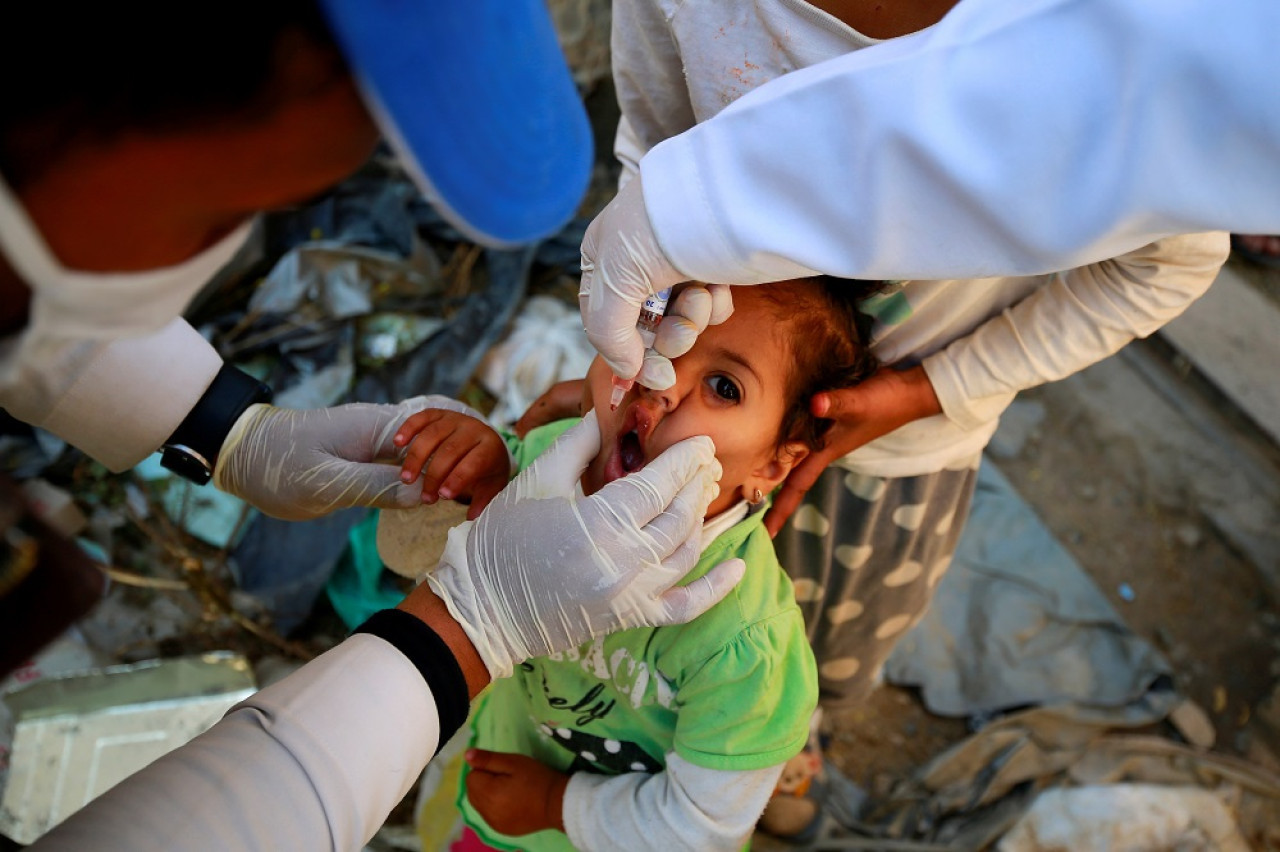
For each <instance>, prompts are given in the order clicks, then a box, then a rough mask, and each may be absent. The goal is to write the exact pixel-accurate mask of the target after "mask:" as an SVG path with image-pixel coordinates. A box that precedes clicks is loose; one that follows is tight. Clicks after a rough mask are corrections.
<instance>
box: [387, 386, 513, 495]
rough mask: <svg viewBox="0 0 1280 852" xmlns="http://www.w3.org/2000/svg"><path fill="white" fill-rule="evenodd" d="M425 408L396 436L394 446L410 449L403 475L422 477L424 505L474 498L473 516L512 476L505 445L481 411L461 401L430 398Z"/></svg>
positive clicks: (404, 477) (410, 478) (406, 478)
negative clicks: (442, 500) (437, 501)
mask: <svg viewBox="0 0 1280 852" xmlns="http://www.w3.org/2000/svg"><path fill="white" fill-rule="evenodd" d="M423 406H424V409H423V410H422V411H420V412H418V413H417V414H414V415H413V416H411V417H409V418H408V419H407V420H405V422H404V423H403V424H402V425H401V426H400V428H399V429H398V430H397V431H396V434H395V438H394V443H395V445H396V446H397V447H408V450H407V451H406V453H405V458H404V462H403V466H402V471H401V475H400V478H401V480H403V481H404V482H413V481H415V480H416V479H417V478H418V477H419V476H421V477H422V501H423V502H424V503H434V502H436V500H438V499H440V498H441V497H443V498H444V499H446V500H456V499H466V498H470V501H471V507H470V509H469V510H468V512H467V519H468V520H474V519H475V518H476V517H477V516H479V514H480V512H481V511H483V510H484V507H485V506H487V505H488V504H489V501H490V500H492V499H493V498H494V497H495V496H496V495H497V494H498V492H499V491H501V490H502V489H503V488H504V487H506V484H507V482H508V480H509V479H510V477H511V472H512V470H513V465H512V460H511V455H510V453H509V452H508V451H507V446H506V443H505V442H504V441H503V440H502V437H501V436H500V435H499V434H498V433H497V432H495V431H494V430H493V428H492V427H491V426H489V425H488V424H487V423H485V422H484V420H483V419H482V415H481V414H480V413H479V412H477V411H475V410H474V409H472V408H470V407H468V406H465V405H463V404H462V403H460V402H457V401H455V400H451V399H448V398H447V397H441V396H430V397H425V398H424V399H423Z"/></svg>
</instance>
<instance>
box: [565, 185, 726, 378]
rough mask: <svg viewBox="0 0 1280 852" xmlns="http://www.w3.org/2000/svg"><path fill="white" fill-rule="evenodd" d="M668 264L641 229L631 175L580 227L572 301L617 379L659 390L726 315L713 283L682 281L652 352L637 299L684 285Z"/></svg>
mask: <svg viewBox="0 0 1280 852" xmlns="http://www.w3.org/2000/svg"><path fill="white" fill-rule="evenodd" d="M687 280H688V276H687V275H684V274H683V273H681V272H680V271H679V270H678V269H676V268H675V267H674V266H672V265H671V261H670V260H668V259H667V256H666V254H665V253H664V252H663V250H662V246H660V245H659V244H658V238H657V236H656V235H655V234H654V232H653V227H652V226H651V225H650V224H649V213H648V211H647V210H646V209H645V204H644V190H643V187H642V185H641V178H640V177H639V176H636V177H634V178H632V179H631V181H630V182H629V183H628V184H627V185H626V186H625V187H624V188H623V189H622V190H621V191H620V192H619V193H618V195H617V197H616V198H614V199H613V201H612V202H610V203H609V205H608V206H607V207H605V209H604V210H603V211H601V213H600V215H598V216H597V217H596V218H595V220H594V221H592V223H591V225H590V226H589V227H588V228H587V233H586V235H585V237H584V238H583V240H582V284H581V286H580V287H579V290H578V303H579V307H580V308H581V309H582V323H583V327H584V328H586V331H587V339H588V340H590V341H591V344H592V345H593V346H595V348H596V349H597V350H599V352H600V355H601V356H602V357H603V358H604V359H605V361H607V362H608V363H609V366H610V367H612V368H613V371H614V373H615V374H617V375H618V376H619V377H620V378H624V379H629V378H634V379H635V380H636V381H637V382H639V383H640V384H642V385H644V386H645V387H649V388H654V389H655V390H662V389H664V388H668V387H670V386H671V385H672V384H674V382H675V371H674V370H673V369H672V367H671V361H670V359H672V358H678V357H679V356H681V355H683V354H684V353H685V352H688V351H689V349H690V348H691V347H692V346H693V344H694V341H695V340H696V339H697V337H698V335H699V334H701V333H702V332H703V331H704V330H705V329H706V327H707V326H708V325H717V324H719V323H722V322H724V321H725V320H726V319H728V318H729V315H730V314H732V313H733V297H732V296H731V295H730V292H729V288H728V287H727V286H725V285H721V284H690V285H689V286H687V287H685V288H683V289H682V290H681V291H680V292H679V293H678V294H677V296H676V298H675V299H674V300H673V301H672V302H671V304H669V305H668V307H667V312H666V316H665V317H664V319H663V320H662V323H661V325H659V326H658V333H657V338H656V339H655V341H654V344H653V349H652V350H648V351H646V350H645V347H644V343H643V342H642V341H641V339H640V334H639V332H637V331H636V320H637V319H638V318H639V316H640V306H641V305H642V304H644V300H645V299H646V298H647V297H648V296H650V295H652V294H654V293H657V292H659V291H660V290H664V289H666V288H668V287H673V286H675V285H677V284H680V283H681V282H684V281H687Z"/></svg>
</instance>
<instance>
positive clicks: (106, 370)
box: [0, 319, 222, 471]
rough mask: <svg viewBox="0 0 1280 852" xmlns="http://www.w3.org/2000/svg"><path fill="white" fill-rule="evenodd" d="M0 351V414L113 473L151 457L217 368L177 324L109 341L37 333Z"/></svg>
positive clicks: (216, 360) (196, 338)
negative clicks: (55, 439)
mask: <svg viewBox="0 0 1280 852" xmlns="http://www.w3.org/2000/svg"><path fill="white" fill-rule="evenodd" d="M0 347H3V348H2V349H0V408H4V409H5V410H6V411H7V412H9V414H11V415H12V416H14V417H16V418H18V419H19V420H21V421H23V422H24V423H30V424H31V425H32V426H37V427H39V428H41V429H46V430H48V431H49V432H52V433H53V434H55V435H57V436H58V437H59V438H62V439H63V440H64V441H66V442H67V443H69V444H71V445H72V446H75V447H78V448H79V449H81V450H83V451H84V452H86V453H88V454H89V455H90V456H92V457H93V458H95V459H97V460H98V461H100V462H102V463H103V464H104V465H106V466H107V467H108V468H109V469H111V470H113V471H122V470H127V469H128V468H130V467H133V466H134V465H135V464H137V463H138V462H140V461H142V460H143V459H144V458H146V457H147V456H149V455H150V454H151V453H153V452H155V451H156V450H157V449H158V448H159V447H160V445H161V444H163V443H164V442H165V440H166V439H168V437H169V436H170V435H172V434H173V432H174V430H175V429H177V428H178V424H179V423H181V422H182V420H183V418H184V417H186V416H187V414H188V413H189V412H190V411H191V409H192V408H193V407H194V406H195V404H196V402H197V401H198V400H199V399H200V397H201V395H202V394H203V393H204V392H205V390H206V389H207V388H208V387H209V384H210V383H211V382H212V381H213V378H214V376H216V375H217V374H218V370H219V369H220V368H221V367H222V358H221V357H220V356H219V355H218V353H217V352H216V351H214V348H213V347H212V346H211V345H209V342H208V341H206V340H205V339H204V338H203V337H201V336H200V334H199V332H197V331H196V330H195V329H194V328H192V327H191V326H190V325H188V324H187V322H186V321H185V320H183V319H173V320H171V321H170V322H168V323H167V324H164V325H163V326H162V327H161V328H159V329H158V330H156V331H152V332H149V333H147V334H143V335H138V336H130V337H121V338H117V339H115V340H110V339H101V338H91V337H75V336H71V335H63V334H58V333H46V332H45V331H44V330H43V329H41V328H39V327H37V328H35V329H33V330H31V331H28V332H26V333H24V334H21V335H19V336H17V337H15V338H11V339H10V340H7V341H4V342H3V343H2V344H0Z"/></svg>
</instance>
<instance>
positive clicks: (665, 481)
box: [540, 435, 721, 527]
mask: <svg viewBox="0 0 1280 852" xmlns="http://www.w3.org/2000/svg"><path fill="white" fill-rule="evenodd" d="M540 460H541V459H540ZM704 471H705V474H709V475H710V478H711V479H712V480H719V478H720V474H721V470H720V463H719V462H718V461H716V457H715V444H714V443H712V441H711V439H710V438H708V437H706V436H705V435H701V436H698V437H695V438H686V439H685V440H683V441H680V442H679V443H677V444H675V445H674V446H671V447H668V448H667V449H666V450H665V451H663V452H662V454H661V455H659V456H658V457H657V458H655V459H653V460H651V461H650V462H649V463H648V464H646V465H645V466H644V468H643V469H641V470H639V471H637V472H635V473H633V474H631V475H630V476H625V477H623V478H622V479H618V480H615V481H613V482H610V483H609V484H608V485H606V486H605V487H604V488H601V489H600V490H599V491H597V492H596V493H595V494H593V495H592V496H590V497H588V498H587V501H589V502H591V503H592V504H595V505H597V506H598V507H599V508H598V511H599V512H600V514H601V516H603V517H608V516H610V515H614V516H617V517H619V518H621V519H622V521H623V523H625V524H627V525H629V526H632V527H644V526H647V525H648V524H649V523H651V522H652V521H653V520H654V519H655V518H656V517H658V515H659V514H661V513H662V512H664V511H666V509H667V507H668V506H670V505H671V503H672V501H673V500H674V499H675V497H676V495H677V494H679V493H680V491H681V490H683V489H684V488H685V487H686V486H687V485H688V484H689V483H691V482H692V481H693V480H694V479H695V478H696V477H698V476H700V475H704ZM703 487H705V486H703Z"/></svg>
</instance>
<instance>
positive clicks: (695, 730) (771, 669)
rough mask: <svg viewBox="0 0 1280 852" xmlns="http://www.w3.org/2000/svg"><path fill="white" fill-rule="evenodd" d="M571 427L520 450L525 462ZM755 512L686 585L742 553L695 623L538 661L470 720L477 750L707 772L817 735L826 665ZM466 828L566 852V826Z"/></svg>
mask: <svg viewBox="0 0 1280 852" xmlns="http://www.w3.org/2000/svg"><path fill="white" fill-rule="evenodd" d="M574 422H576V421H560V422H559V423H553V424H548V425H547V426H544V427H542V428H541V429H538V430H535V431H533V432H530V433H529V435H528V436H527V438H526V439H525V441H523V442H520V443H519V444H518V445H513V446H512V450H513V452H514V453H515V456H516V460H517V463H518V464H519V466H520V467H521V469H523V468H524V467H526V466H528V464H529V463H530V462H531V461H532V460H533V458H534V457H536V456H537V455H538V454H539V453H540V452H542V451H543V450H544V449H546V447H547V446H548V445H550V443H551V442H552V441H553V440H554V439H555V438H556V437H558V436H559V435H560V434H561V433H562V432H563V431H564V430H565V429H567V428H568V427H569V426H571V425H573V423H574ZM763 516H764V513H763V512H759V511H757V512H755V513H753V514H752V515H750V516H749V517H747V518H745V519H744V520H742V521H741V522H739V523H738V524H735V525H734V526H733V527H731V528H730V529H728V530H727V531H725V532H724V533H723V534H722V535H720V536H719V537H718V538H716V540H715V541H714V542H712V543H711V545H710V546H709V547H708V548H707V549H706V550H705V551H704V552H703V554H702V558H701V559H700V560H699V561H698V564H697V567H695V568H694V570H693V572H692V573H691V574H690V575H689V578H688V580H686V582H692V581H694V580H696V579H697V578H698V577H701V576H702V575H703V574H705V573H706V572H707V571H708V570H710V569H711V568H712V567H713V566H715V565H717V564H719V563H720V562H723V561H724V560H725V559H730V558H732V557H735V556H736V557H740V558H741V559H743V560H744V561H745V562H746V564H747V572H746V576H745V577H744V578H743V580H742V582H741V583H739V584H738V586H737V588H735V589H734V590H733V591H732V592H731V593H730V594H729V595H728V596H727V597H726V598H725V599H724V600H722V601H720V602H719V603H718V604H716V605H715V606H713V607H712V608H711V609H709V610H708V611H707V612H705V613H703V615H701V616H700V617H698V618H697V619H694V620H693V621H692V622H690V623H689V624H682V625H673V626H670V627H656V628H655V627H646V628H636V629H633V630H624V631H622V632H619V633H614V634H613V635H610V636H605V637H602V638H600V639H596V640H593V641H591V642H588V643H586V644H585V645H582V646H581V647H579V648H576V649H574V650H572V651H569V652H567V653H563V654H556V655H554V656H551V657H542V658H539V659H536V660H531V661H529V662H527V663H523V664H522V665H520V666H517V667H516V671H515V673H514V674H513V675H512V676H511V677H509V678H504V679H502V680H500V681H496V682H494V683H493V684H492V685H491V686H490V687H489V689H488V690H487V692H486V693H485V695H484V696H483V698H482V700H481V702H480V704H479V705H478V706H477V708H476V710H475V713H474V715H473V719H472V745H474V746H477V747H479V748H485V749H490V750H493V751H504V752H518V753H520V754H526V755H529V756H531V757H534V758H536V759H538V760H539V761H541V762H542V763H545V764H547V765H548V766H552V767H554V768H556V769H559V770H561V771H564V772H596V773H601V774H607V775H616V774H620V773H623V772H660V771H662V769H663V767H664V765H665V755H666V754H667V753H668V752H670V751H673V750H674V751H675V752H676V753H677V754H679V755H680V756H681V757H682V758H684V759H685V760H687V761H689V762H690V763H693V764H695V765H697V766H703V767H706V768H708V769H722V770H729V771H743V770H752V769H763V768H766V767H769V766H775V765H777V764H780V763H785V762H786V761H787V760H788V759H789V758H791V757H793V756H794V755H796V754H798V753H799V751H800V749H801V748H802V747H803V746H804V743H805V740H806V738H807V737H808V733H809V719H810V717H811V716H812V715H813V710H814V707H815V706H816V705H817V700H818V679H817V667H816V665H815V663H814V659H813V653H812V651H811V650H810V649H809V643H808V641H807V640H806V638H805V632H804V622H803V619H802V617H801V614H800V610H799V608H798V607H797V606H796V602H795V593H794V591H793V590H792V587H791V581H790V580H789V579H788V578H787V576H786V574H785V573H783V571H782V568H781V566H780V565H779V564H778V559H777V557H776V555H775V554H774V550H773V542H772V540H771V539H770V538H769V534H768V532H767V531H766V530H765V529H764V524H763ZM459 804H460V806H461V807H462V811H463V814H464V816H465V818H466V821H467V823H468V824H469V825H470V826H471V827H472V828H474V829H475V830H476V832H477V833H478V834H479V835H480V836H481V838H482V839H483V840H484V841H485V842H486V843H488V844H490V845H491V846H495V847H498V848H502V849H516V848H519V849H526V850H531V852H532V850H542V849H571V848H572V847H571V846H570V844H569V841H568V838H567V837H566V836H565V835H564V834H563V833H561V832H559V831H542V832H538V833H536V834H529V835H524V836H521V837H507V836H505V835H501V834H498V833H496V832H494V831H492V830H491V829H490V828H489V827H488V826H487V825H486V824H485V823H484V821H483V820H482V819H481V818H480V816H479V815H478V814H477V813H475V811H474V810H472V808H471V807H470V803H469V802H467V801H466V796H465V794H460V796H459Z"/></svg>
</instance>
